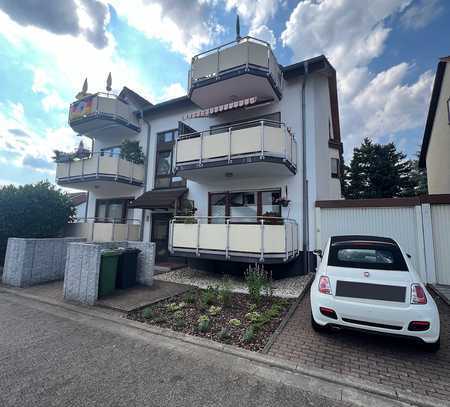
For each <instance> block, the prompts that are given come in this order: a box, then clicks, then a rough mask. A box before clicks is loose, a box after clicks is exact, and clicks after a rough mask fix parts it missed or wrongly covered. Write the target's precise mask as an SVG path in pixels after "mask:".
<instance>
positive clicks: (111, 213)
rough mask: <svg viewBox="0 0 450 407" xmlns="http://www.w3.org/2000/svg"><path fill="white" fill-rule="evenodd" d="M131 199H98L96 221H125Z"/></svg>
mask: <svg viewBox="0 0 450 407" xmlns="http://www.w3.org/2000/svg"><path fill="white" fill-rule="evenodd" d="M130 199H132V198H130ZM130 199H97V201H96V208H95V218H96V220H95V221H96V222H106V223H112V222H115V223H125V222H126V219H127V211H128V202H129V201H130Z"/></svg>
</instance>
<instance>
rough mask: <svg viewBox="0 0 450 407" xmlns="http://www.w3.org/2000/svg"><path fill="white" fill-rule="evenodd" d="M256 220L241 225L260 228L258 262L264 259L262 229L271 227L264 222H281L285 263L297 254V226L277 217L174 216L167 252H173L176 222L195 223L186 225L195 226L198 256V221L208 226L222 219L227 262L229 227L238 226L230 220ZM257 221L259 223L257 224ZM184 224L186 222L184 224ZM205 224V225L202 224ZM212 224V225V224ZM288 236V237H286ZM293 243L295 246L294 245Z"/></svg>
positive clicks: (199, 223) (287, 219)
mask: <svg viewBox="0 0 450 407" xmlns="http://www.w3.org/2000/svg"><path fill="white" fill-rule="evenodd" d="M233 218H235V219H252V218H254V219H256V222H255V223H250V222H245V223H243V224H249V223H250V224H253V225H254V226H255V227H259V228H260V233H261V234H260V241H261V248H260V252H259V261H261V262H263V261H264V259H265V254H264V249H265V245H264V228H265V227H266V226H273V225H272V224H270V223H265V221H274V220H276V221H282V222H283V223H281V224H277V226H284V232H285V233H284V259H285V261H287V260H288V259H289V258H290V257H293V256H295V255H297V254H298V253H299V248H298V224H297V221H296V220H295V219H291V218H283V217H277V216H226V215H224V216H174V217H173V218H172V219H171V220H170V226H169V251H170V252H171V253H173V252H174V246H173V239H174V225H175V224H176V223H177V220H195V222H190V223H188V224H192V225H196V226H195V227H196V228H197V231H196V242H195V252H196V255H197V256H200V250H201V248H200V225H201V224H202V223H201V222H199V220H206V221H207V224H210V220H212V219H223V220H224V223H223V224H224V225H225V226H226V238H225V247H224V253H225V259H226V260H228V259H229V258H230V254H229V252H230V225H238V224H235V223H233V222H232V221H231V219H233ZM258 220H259V223H258ZM184 223H186V222H184ZM203 224H205V223H203ZM213 224H214V223H213ZM289 224H290V225H291V226H292V227H291V228H290V229H291V231H290V233H289V231H288V225H289ZM289 234H290V236H288V235H289ZM289 239H291V249H289V244H288V240H289ZM294 242H295V244H294Z"/></svg>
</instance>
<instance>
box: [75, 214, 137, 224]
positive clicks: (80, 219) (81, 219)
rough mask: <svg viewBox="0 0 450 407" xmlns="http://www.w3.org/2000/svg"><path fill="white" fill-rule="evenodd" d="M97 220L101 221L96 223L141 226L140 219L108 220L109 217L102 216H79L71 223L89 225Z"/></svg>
mask: <svg viewBox="0 0 450 407" xmlns="http://www.w3.org/2000/svg"><path fill="white" fill-rule="evenodd" d="M97 220H101V222H98V223H121V224H124V223H128V222H137V223H132V224H133V225H134V224H141V219H137V218H136V219H134V218H123V219H122V218H109V217H102V216H91V217H89V216H88V217H85V216H80V217H77V218H75V221H74V222H71V223H89V222H91V221H92V223H95V222H96V221H97Z"/></svg>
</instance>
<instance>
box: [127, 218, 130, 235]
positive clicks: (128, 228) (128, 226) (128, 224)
mask: <svg viewBox="0 0 450 407" xmlns="http://www.w3.org/2000/svg"><path fill="white" fill-rule="evenodd" d="M127 240H130V223H129V221H128V219H127Z"/></svg>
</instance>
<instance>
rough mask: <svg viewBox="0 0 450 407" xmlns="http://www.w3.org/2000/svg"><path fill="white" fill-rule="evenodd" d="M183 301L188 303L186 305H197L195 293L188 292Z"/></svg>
mask: <svg viewBox="0 0 450 407" xmlns="http://www.w3.org/2000/svg"><path fill="white" fill-rule="evenodd" d="M183 299H184V302H185V303H186V304H194V303H195V292H194V291H192V290H191V291H188V292H187V293H186V294H185V295H184V297H183Z"/></svg>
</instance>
